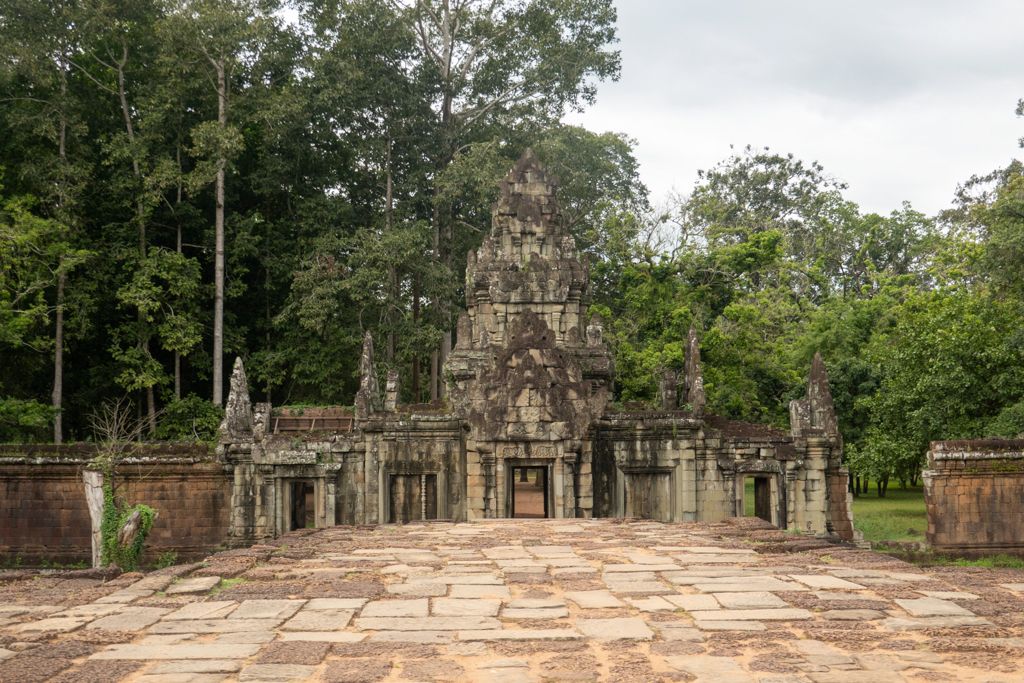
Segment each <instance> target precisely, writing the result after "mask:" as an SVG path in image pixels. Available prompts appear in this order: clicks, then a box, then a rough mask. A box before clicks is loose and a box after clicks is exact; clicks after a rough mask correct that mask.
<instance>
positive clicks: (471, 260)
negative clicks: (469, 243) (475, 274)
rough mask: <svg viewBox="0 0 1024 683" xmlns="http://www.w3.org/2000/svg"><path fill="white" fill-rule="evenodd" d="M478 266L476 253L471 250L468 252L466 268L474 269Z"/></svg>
mask: <svg viewBox="0 0 1024 683" xmlns="http://www.w3.org/2000/svg"><path fill="white" fill-rule="evenodd" d="M475 265H476V252H475V251H473V250H472V249H470V250H469V251H468V252H466V266H468V267H469V268H472V267H473V266H475Z"/></svg>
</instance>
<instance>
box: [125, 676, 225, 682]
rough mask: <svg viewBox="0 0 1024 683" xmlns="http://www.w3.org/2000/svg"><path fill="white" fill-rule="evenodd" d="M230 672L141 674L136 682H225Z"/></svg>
mask: <svg viewBox="0 0 1024 683" xmlns="http://www.w3.org/2000/svg"><path fill="white" fill-rule="evenodd" d="M227 679H228V674H155V675H153V676H141V677H140V678H136V679H135V683H223V681H226V680H227Z"/></svg>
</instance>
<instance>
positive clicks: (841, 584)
mask: <svg viewBox="0 0 1024 683" xmlns="http://www.w3.org/2000/svg"><path fill="white" fill-rule="evenodd" d="M789 578H791V579H793V580H794V581H799V582H800V583H802V584H804V585H805V586H808V587H810V588H817V589H819V590H822V589H830V588H837V589H839V590H864V586H862V585H860V584H859V583H854V582H852V581H847V580H846V579H841V578H839V577H838V576H822V575H820V574H790V575H789Z"/></svg>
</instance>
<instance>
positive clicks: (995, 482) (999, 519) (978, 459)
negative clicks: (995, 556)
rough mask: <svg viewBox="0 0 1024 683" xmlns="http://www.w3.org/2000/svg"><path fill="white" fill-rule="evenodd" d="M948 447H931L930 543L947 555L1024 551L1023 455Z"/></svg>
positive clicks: (927, 484) (927, 479)
mask: <svg viewBox="0 0 1024 683" xmlns="http://www.w3.org/2000/svg"><path fill="white" fill-rule="evenodd" d="M953 443H954V442H950V444H953ZM955 443H956V444H959V443H960V442H955ZM944 445H945V444H944V442H934V443H933V444H932V449H933V450H932V451H929V453H928V461H929V469H928V470H925V473H924V497H925V504H926V505H927V511H928V533H927V539H928V544H929V545H931V546H932V548H933V549H934V550H938V551H945V552H967V553H972V552H973V553H983V552H984V553H996V552H1009V553H1013V554H1021V553H1022V552H1024V452H1020V451H1017V452H992V451H988V452H986V451H980V450H976V451H962V452H956V451H947V450H944V448H943V446H944ZM989 445H990V444H987V443H986V442H984V441H982V442H978V444H977V445H976V447H977V448H983V447H985V446H989ZM969 446H970V444H968V447H969ZM961 447H962V446H961Z"/></svg>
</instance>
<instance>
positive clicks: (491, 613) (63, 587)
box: [0, 518, 1024, 683]
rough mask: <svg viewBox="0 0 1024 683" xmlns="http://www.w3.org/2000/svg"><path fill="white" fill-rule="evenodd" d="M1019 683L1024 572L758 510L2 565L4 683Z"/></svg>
mask: <svg viewBox="0 0 1024 683" xmlns="http://www.w3.org/2000/svg"><path fill="white" fill-rule="evenodd" d="M104 572H105V573H106V574H107V575H108V577H109V578H106V579H104V578H102V576H103V574H104ZM1022 680H1024V571H1020V570H1009V569H986V568H979V567H956V566H949V567H933V568H928V569H926V570H922V569H920V568H918V567H915V566H913V565H909V564H906V563H904V562H902V561H900V560H898V559H895V558H892V557H890V556H887V555H884V554H881V553H876V552H872V551H869V550H864V549H859V548H856V547H854V546H851V545H847V544H840V545H837V544H833V543H829V542H827V541H824V540H822V539H820V538H814V537H812V536H806V535H799V534H791V533H784V532H782V531H780V530H778V529H776V528H774V527H772V526H771V525H769V524H767V523H766V522H762V521H761V520H758V519H756V518H743V519H728V520H725V521H723V522H715V523H711V522H677V523H661V522H655V521H649V520H647V521H643V520H636V519H633V520H604V519H598V520H579V519H577V520H570V519H561V520H559V519H545V520H541V519H538V520H483V521H477V522H466V523H451V522H422V523H417V524H408V525H404V526H398V525H382V526H354V527H353V526H350V527H331V528H326V529H304V530H297V531H293V532H290V533H287V534H284V535H282V536H280V537H279V538H277V539H275V540H273V541H270V542H268V543H265V544H261V545H255V546H252V547H250V548H243V549H234V550H227V551H223V552H220V553H216V554H214V555H212V556H210V557H208V558H207V559H206V561H205V562H201V563H196V564H191V565H180V566H174V567H169V568H166V569H162V570H157V571H154V572H151V573H148V574H145V575H143V574H141V573H134V574H123V575H120V576H117V575H116V570H113V571H112V570H84V571H79V572H64V573H48V574H42V573H39V572H38V571H23V572H20V573H19V572H15V571H9V572H2V573H0V683H12V682H14V683H37V682H38V683H42V682H44V681H51V682H53V683H73V682H82V683H85V682H93V681H100V682H102V683H121V682H124V683H228V682H235V681H239V682H241V681H248V682H258V681H267V682H269V681H316V682H321V683H375V682H378V681H379V682H394V683H397V682H399V681H402V682H406V683H408V682H410V681H411V682H427V681H466V682H475V681H480V682H484V681H486V682H488V683H533V682H537V683H554V682H555V681H609V682H616V683H648V682H657V683H663V682H667V681H695V682H696V683H897V682H899V683H917V682H919V681H920V682H927V681H956V682H958V683H969V682H975V681H976V682H978V683H998V682H1002V683H1013V682H1015V681H1022Z"/></svg>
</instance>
